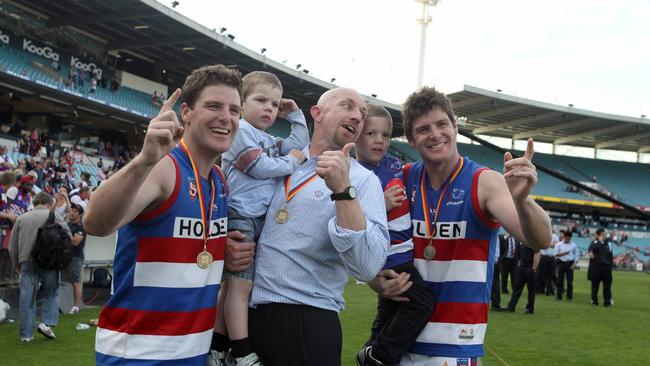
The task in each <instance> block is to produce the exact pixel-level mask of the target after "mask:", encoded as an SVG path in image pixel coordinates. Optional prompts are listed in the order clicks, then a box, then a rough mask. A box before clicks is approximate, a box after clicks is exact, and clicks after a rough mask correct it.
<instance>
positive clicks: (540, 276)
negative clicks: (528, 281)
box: [536, 255, 555, 295]
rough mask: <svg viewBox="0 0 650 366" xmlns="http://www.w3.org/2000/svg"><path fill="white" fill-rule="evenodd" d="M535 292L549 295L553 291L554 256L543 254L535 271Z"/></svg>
mask: <svg viewBox="0 0 650 366" xmlns="http://www.w3.org/2000/svg"><path fill="white" fill-rule="evenodd" d="M536 282H537V292H539V293H546V294H547V295H551V294H554V293H555V258H553V256H550V255H543V256H542V257H541V258H540V261H539V270H538V271H537V280H536Z"/></svg>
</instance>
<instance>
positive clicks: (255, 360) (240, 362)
mask: <svg viewBox="0 0 650 366" xmlns="http://www.w3.org/2000/svg"><path fill="white" fill-rule="evenodd" d="M235 361H236V364H235V365H236V366H262V362H260V359H259V357H257V354H256V353H255V352H253V353H249V354H247V355H246V356H244V357H240V358H236V359H235Z"/></svg>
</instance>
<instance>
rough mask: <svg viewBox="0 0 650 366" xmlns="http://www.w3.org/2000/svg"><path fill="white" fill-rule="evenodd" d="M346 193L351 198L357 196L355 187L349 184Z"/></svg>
mask: <svg viewBox="0 0 650 366" xmlns="http://www.w3.org/2000/svg"><path fill="white" fill-rule="evenodd" d="M348 194H349V195H350V198H352V199H355V198H357V189H356V188H355V187H354V186H350V190H349V191H348Z"/></svg>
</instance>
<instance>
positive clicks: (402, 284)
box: [368, 269, 413, 302]
mask: <svg viewBox="0 0 650 366" xmlns="http://www.w3.org/2000/svg"><path fill="white" fill-rule="evenodd" d="M410 279H411V275H410V274H408V273H407V272H402V273H397V272H395V271H393V270H392V269H384V270H382V271H381V272H379V273H378V274H377V276H375V278H373V279H372V280H371V281H370V282H368V285H369V286H370V288H372V289H373V290H375V292H376V293H377V294H379V296H381V297H385V298H387V299H390V300H393V301H396V302H408V301H409V299H408V297H403V296H400V295H402V294H403V293H404V292H405V291H406V290H408V289H409V288H411V286H413V282H411V281H410Z"/></svg>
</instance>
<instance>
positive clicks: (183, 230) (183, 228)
mask: <svg viewBox="0 0 650 366" xmlns="http://www.w3.org/2000/svg"><path fill="white" fill-rule="evenodd" d="M227 224H228V219H227V218H225V217H222V218H220V219H216V220H212V223H211V225H210V235H209V239H214V238H220V237H223V236H226V234H227V228H228V227H227ZM174 238H185V239H203V222H201V219H196V218H192V217H177V218H176V220H174Z"/></svg>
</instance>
